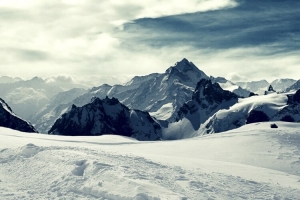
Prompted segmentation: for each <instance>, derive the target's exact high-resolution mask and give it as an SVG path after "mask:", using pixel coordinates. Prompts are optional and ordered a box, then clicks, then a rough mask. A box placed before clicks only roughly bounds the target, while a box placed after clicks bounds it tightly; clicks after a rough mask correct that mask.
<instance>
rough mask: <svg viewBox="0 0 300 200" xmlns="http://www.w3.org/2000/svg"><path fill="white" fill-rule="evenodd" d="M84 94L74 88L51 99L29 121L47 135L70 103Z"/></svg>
mask: <svg viewBox="0 0 300 200" xmlns="http://www.w3.org/2000/svg"><path fill="white" fill-rule="evenodd" d="M85 92H86V90H85V89H81V88H74V89H71V90H68V91H64V92H60V93H58V94H57V95H55V96H54V97H52V98H51V99H50V102H49V103H48V104H46V105H45V106H44V107H43V108H42V109H41V110H39V111H38V112H37V113H36V114H35V116H34V117H33V118H32V119H31V121H33V122H34V126H35V128H36V129H37V130H38V131H39V132H41V133H47V132H48V131H49V130H50V128H51V126H52V125H53V123H54V121H55V120H57V118H59V117H60V116H61V115H62V114H64V113H65V112H66V111H68V110H69V109H70V108H71V105H72V104H71V103H70V102H71V101H72V100H74V99H75V98H76V97H78V96H80V95H82V94H83V93H85Z"/></svg>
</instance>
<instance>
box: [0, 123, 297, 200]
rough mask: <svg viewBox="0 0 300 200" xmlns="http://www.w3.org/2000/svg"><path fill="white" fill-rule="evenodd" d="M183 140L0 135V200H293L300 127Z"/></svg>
mask: <svg viewBox="0 0 300 200" xmlns="http://www.w3.org/2000/svg"><path fill="white" fill-rule="evenodd" d="M276 123H277V124H278V126H279V128H278V129H270V123H259V124H250V125H246V126H244V127H242V128H240V129H236V130H234V131H230V132H227V133H223V134H216V135H206V136H205V137H197V138H192V139H189V140H180V141H168V142H163V141H160V142H138V141H136V140H133V139H131V138H125V137H120V136H112V135H110V136H100V137H66V136H53V135H42V134H24V133H21V132H17V131H13V130H9V129H5V128H0V199H5V200H12V199H111V200H115V199H118V200H125V199H136V200H137V199H156V200H166V199H171V200H176V199H178V200H183V199H197V200H198V199H222V200H232V199H237V200H242V199H272V200H275V199H276V200H278V199H293V200H294V199H295V200H296V199H299V196H300V183H299V181H300V160H299V158H300V151H299V149H300V134H299V129H300V125H299V124H296V123H283V122H276Z"/></svg>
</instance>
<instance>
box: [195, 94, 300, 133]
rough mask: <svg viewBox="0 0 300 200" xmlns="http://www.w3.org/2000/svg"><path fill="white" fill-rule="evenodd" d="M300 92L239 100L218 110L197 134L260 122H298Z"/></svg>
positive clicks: (299, 118) (299, 115) (299, 116)
mask: <svg viewBox="0 0 300 200" xmlns="http://www.w3.org/2000/svg"><path fill="white" fill-rule="evenodd" d="M299 96H300V90H298V91H297V93H281V94H277V93H273V94H269V95H265V96H253V97H250V98H246V99H239V102H238V103H237V104H235V105H233V106H232V107H230V108H229V109H228V110H220V111H219V112H217V113H216V114H214V115H213V116H212V117H210V118H209V119H208V120H207V121H206V122H205V123H204V124H203V125H202V126H201V128H200V130H199V134H205V133H219V132H223V131H227V130H231V129H235V128H238V127H241V126H243V125H245V124H247V123H256V122H262V121H279V120H280V121H289V122H300V101H299V99H300V98H299Z"/></svg>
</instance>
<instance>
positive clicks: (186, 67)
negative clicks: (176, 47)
mask: <svg viewBox="0 0 300 200" xmlns="http://www.w3.org/2000/svg"><path fill="white" fill-rule="evenodd" d="M174 67H175V68H176V69H178V70H179V71H182V72H187V71H193V70H199V69H198V68H197V67H196V66H195V65H194V64H193V63H192V62H190V61H188V59H186V58H183V59H182V60H181V61H179V62H177V63H176V64H175V66H174Z"/></svg>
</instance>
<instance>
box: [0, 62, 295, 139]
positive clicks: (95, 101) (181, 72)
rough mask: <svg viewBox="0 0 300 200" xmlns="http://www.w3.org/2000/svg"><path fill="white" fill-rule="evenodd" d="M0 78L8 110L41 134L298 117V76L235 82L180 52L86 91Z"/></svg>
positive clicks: (152, 133) (179, 132)
mask: <svg viewBox="0 0 300 200" xmlns="http://www.w3.org/2000/svg"><path fill="white" fill-rule="evenodd" d="M0 80H2V83H1V82H0V89H2V90H1V93H0V95H1V96H2V97H4V98H6V99H8V101H7V102H8V104H9V105H12V107H13V110H17V111H16V114H14V115H20V117H21V118H24V119H25V120H27V121H30V122H31V123H32V124H33V125H34V126H35V127H36V129H37V130H38V131H39V132H41V133H48V132H49V133H50V134H61V135H102V134H105V133H111V134H121V135H125V136H130V137H134V138H137V139H139V140H159V139H163V140H170V139H183V138H190V137H193V136H197V135H203V134H207V133H218V132H222V131H226V130H231V129H234V128H238V127H240V126H243V125H245V124H247V123H253V122H256V121H260V120H265V121H276V120H282V121H295V122H298V121H299V118H298V116H297V115H298V114H299V109H298V105H299V103H298V101H295V100H293V99H294V96H296V97H295V98H296V99H297V94H298V93H296V91H297V90H298V89H299V88H300V87H299V86H300V84H299V81H298V82H297V81H296V80H293V79H276V80H274V81H273V82H271V83H269V82H268V81H266V80H261V81H252V82H237V83H234V82H232V81H229V80H226V79H225V78H223V77H212V76H208V75H206V74H205V73H204V72H203V71H201V70H200V69H199V68H198V67H196V65H194V64H193V63H192V62H190V61H188V60H187V59H185V58H184V59H183V60H181V61H180V62H177V63H175V65H174V66H171V67H169V68H168V69H167V70H166V71H165V72H164V73H153V74H149V75H145V76H136V77H133V78H132V79H131V80H130V81H128V82H127V83H125V84H116V85H109V84H103V85H100V86H97V87H93V88H91V89H88V90H87V89H85V88H84V87H80V85H78V84H74V88H72V89H68V88H71V86H72V84H71V85H68V84H67V85H65V86H64V87H63V86H61V87H60V84H59V83H62V82H64V81H65V82H68V83H72V79H67V80H65V78H62V77H61V78H56V79H51V81H50V80H49V79H48V80H44V79H41V78H39V77H35V78H33V79H30V80H26V81H24V80H21V79H18V78H9V77H2V79H0ZM5 81H6V82H5ZM75 86H79V88H76V87H75ZM270 88H272V91H270ZM255 94H258V95H259V96H255ZM91 99H92V101H91ZM108 107H109V109H107V108H108ZM112 111H116V112H115V113H114V114H112ZM119 119H122V120H119ZM26 123H27V122H26ZM118 127H123V128H121V129H120V128H118ZM122 130H123V131H122Z"/></svg>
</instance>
